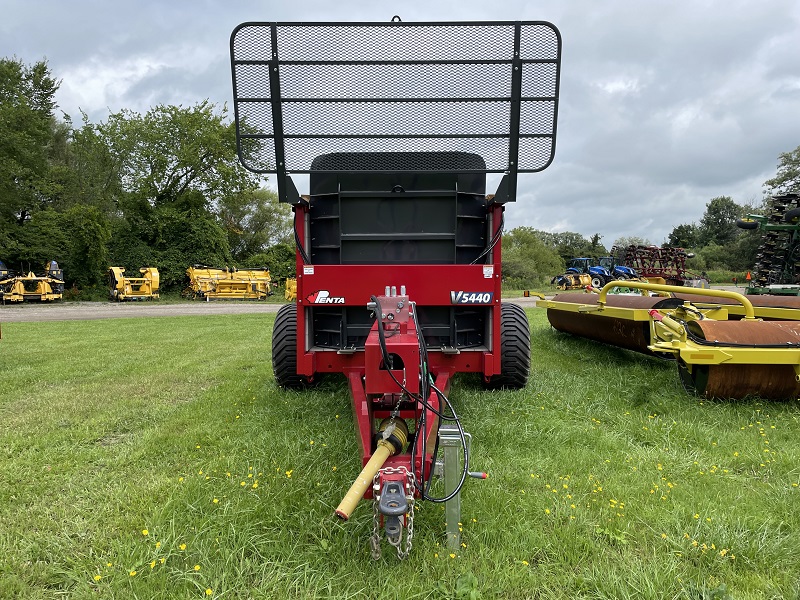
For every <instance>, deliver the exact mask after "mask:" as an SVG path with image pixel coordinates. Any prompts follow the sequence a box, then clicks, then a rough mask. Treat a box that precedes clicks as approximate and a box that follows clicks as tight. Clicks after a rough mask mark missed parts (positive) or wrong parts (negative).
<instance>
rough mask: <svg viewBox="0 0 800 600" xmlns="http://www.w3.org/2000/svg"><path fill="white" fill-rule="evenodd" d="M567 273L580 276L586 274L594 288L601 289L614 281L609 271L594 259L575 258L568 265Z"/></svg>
mask: <svg viewBox="0 0 800 600" xmlns="http://www.w3.org/2000/svg"><path fill="white" fill-rule="evenodd" d="M566 273H569V274H574V275H580V274H586V275H589V277H591V280H592V287H595V288H601V287H603V286H604V285H605V284H606V283H607V282H609V281H613V279H614V278H613V277H612V276H611V273H610V272H609V270H608V269H606V268H605V267H603V266H601V265H599V264H597V261H595V259H593V258H583V257H582V258H573V259H572V260H570V261H569V264H567V270H566Z"/></svg>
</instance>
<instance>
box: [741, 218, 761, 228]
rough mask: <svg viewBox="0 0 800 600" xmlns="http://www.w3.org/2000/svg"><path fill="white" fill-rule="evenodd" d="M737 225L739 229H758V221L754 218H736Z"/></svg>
mask: <svg viewBox="0 0 800 600" xmlns="http://www.w3.org/2000/svg"><path fill="white" fill-rule="evenodd" d="M736 226H737V227H738V228H739V229H758V221H753V220H752V219H736Z"/></svg>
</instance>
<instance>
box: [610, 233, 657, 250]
mask: <svg viewBox="0 0 800 600" xmlns="http://www.w3.org/2000/svg"><path fill="white" fill-rule="evenodd" d="M614 245H615V246H617V247H619V248H627V247H628V246H652V245H653V243H652V242H651V241H650V240H648V239H647V238H643V237H639V236H636V235H627V236H623V237H619V238H617V239H616V240H614Z"/></svg>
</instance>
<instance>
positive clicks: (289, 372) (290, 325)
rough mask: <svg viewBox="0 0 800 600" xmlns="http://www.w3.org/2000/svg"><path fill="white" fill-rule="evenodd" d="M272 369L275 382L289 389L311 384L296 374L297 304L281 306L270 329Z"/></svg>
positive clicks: (301, 387)
mask: <svg viewBox="0 0 800 600" xmlns="http://www.w3.org/2000/svg"><path fill="white" fill-rule="evenodd" d="M272 371H273V373H275V381H276V382H277V384H278V385H279V386H280V387H282V388H284V389H289V390H302V389H305V388H307V387H310V386H311V385H312V382H311V381H309V379H308V378H307V377H305V376H304V375H298V374H297V306H296V305H295V304H287V305H285V306H282V307H281V308H280V310H279V311H278V314H277V315H276V316H275V326H274V327H273V329H272Z"/></svg>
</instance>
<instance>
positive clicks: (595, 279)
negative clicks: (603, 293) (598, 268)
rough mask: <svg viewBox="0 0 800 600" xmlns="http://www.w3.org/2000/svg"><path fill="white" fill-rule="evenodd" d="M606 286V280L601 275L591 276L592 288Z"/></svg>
mask: <svg viewBox="0 0 800 600" xmlns="http://www.w3.org/2000/svg"><path fill="white" fill-rule="evenodd" d="M605 284H606V278H605V277H603V276H602V275H592V287H595V288H597V289H600V288H602V287H603V286H604V285H605Z"/></svg>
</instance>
